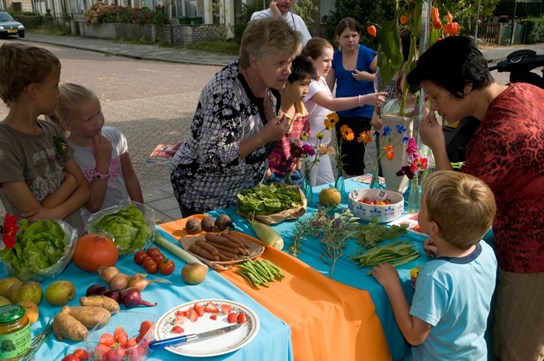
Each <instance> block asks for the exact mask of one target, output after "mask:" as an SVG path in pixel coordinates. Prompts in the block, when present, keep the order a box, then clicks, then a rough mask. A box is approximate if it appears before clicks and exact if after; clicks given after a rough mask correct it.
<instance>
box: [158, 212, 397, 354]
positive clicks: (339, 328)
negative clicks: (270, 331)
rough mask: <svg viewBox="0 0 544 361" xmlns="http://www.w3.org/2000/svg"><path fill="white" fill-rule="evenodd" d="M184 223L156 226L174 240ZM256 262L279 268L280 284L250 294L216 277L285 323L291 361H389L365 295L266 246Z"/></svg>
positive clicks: (238, 281) (236, 280)
mask: <svg viewBox="0 0 544 361" xmlns="http://www.w3.org/2000/svg"><path fill="white" fill-rule="evenodd" d="M184 223H185V221H184V220H178V221H174V222H169V223H165V224H161V228H163V229H164V230H165V231H167V232H168V233H170V234H172V235H173V236H174V237H179V236H180V235H181V232H180V230H182V229H183V228H184ZM262 258H265V259H268V260H270V261H271V262H273V263H274V264H275V265H277V266H278V267H280V268H281V270H282V273H283V275H284V276H285V278H284V279H283V280H282V281H281V282H274V283H272V284H271V285H270V287H269V288H261V289H259V290H256V289H253V288H252V287H250V286H249V284H248V283H247V282H246V281H245V280H244V279H243V278H242V277H241V276H239V275H237V274H236V273H235V272H233V271H224V272H221V275H223V276H224V277H225V278H226V279H228V280H229V281H231V282H232V283H233V284H235V285H236V286H237V287H239V288H240V289H241V290H243V291H244V292H246V293H247V294H248V295H250V296H251V297H253V298H254V299H255V300H256V301H258V302H259V303H260V304H261V305H263V306H264V307H265V308H266V309H268V310H269V311H270V312H272V313H273V314H274V315H276V316H277V317H278V318H280V319H281V320H283V321H284V322H286V323H287V324H289V326H290V327H291V334H292V343H293V353H294V359H295V360H297V361H306V360H308V361H310V360H342V361H350V360H353V361H365V360H368V361H381V360H391V355H390V353H389V350H388V347H387V341H386V338H385V335H384V332H383V330H382V326H381V324H380V321H379V319H378V316H377V315H376V310H375V308H374V304H373V302H372V299H371V297H370V295H369V294H368V292H367V291H363V290H359V289H356V288H353V287H351V286H347V285H344V284H342V283H339V282H336V281H334V280H331V279H330V278H328V277H326V276H324V275H322V274H321V273H319V272H317V271H316V270H314V269H313V268H311V267H310V266H309V265H307V264H306V263H304V262H302V261H300V260H298V259H297V258H295V257H292V256H290V255H288V254H287V253H285V252H282V251H278V250H276V249H274V248H271V247H267V249H266V251H265V252H264V253H263V255H262ZM270 342H273V340H270Z"/></svg>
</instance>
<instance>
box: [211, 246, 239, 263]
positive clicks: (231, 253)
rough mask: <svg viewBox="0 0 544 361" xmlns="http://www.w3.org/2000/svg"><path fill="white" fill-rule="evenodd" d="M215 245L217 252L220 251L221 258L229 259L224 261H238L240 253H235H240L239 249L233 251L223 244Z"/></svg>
mask: <svg viewBox="0 0 544 361" xmlns="http://www.w3.org/2000/svg"><path fill="white" fill-rule="evenodd" d="M212 244H213V243H212ZM213 245H214V247H217V250H218V251H219V257H221V256H224V257H227V258H228V259H222V261H232V260H233V259H238V253H235V252H238V248H236V249H232V248H229V247H228V246H225V245H222V244H213Z"/></svg>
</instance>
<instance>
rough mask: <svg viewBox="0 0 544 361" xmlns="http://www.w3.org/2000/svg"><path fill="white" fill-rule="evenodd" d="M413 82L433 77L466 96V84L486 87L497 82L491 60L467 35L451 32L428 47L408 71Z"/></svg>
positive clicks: (450, 89) (416, 82)
mask: <svg viewBox="0 0 544 361" xmlns="http://www.w3.org/2000/svg"><path fill="white" fill-rule="evenodd" d="M407 80H408V83H409V84H419V83H421V82H422V81H424V80H428V81H432V82H433V83H435V84H436V85H437V86H439V87H442V88H444V89H446V90H447V91H448V92H450V93H451V94H452V95H453V96H455V97H457V98H463V97H464V96H465V92H464V88H465V86H466V85H471V86H472V89H473V90H475V89H482V88H485V87H487V86H489V85H490V84H491V83H493V82H494V80H493V77H492V76H491V73H490V72H489V69H488V67H487V60H486V59H485V58H484V55H483V54H482V53H481V52H480V50H478V49H477V48H476V45H475V44H474V42H473V41H472V39H470V38H468V37H466V36H449V37H447V38H445V39H443V40H440V41H438V42H436V43H435V44H433V45H432V46H431V47H430V48H429V49H427V50H426V51H425V52H424V53H423V55H421V57H420V58H419V60H418V61H417V64H416V67H415V68H414V69H413V70H412V71H411V72H410V73H409V74H408V78H407Z"/></svg>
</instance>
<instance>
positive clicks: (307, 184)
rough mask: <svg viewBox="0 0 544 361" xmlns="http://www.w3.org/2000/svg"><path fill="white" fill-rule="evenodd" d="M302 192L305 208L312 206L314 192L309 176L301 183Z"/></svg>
mask: <svg viewBox="0 0 544 361" xmlns="http://www.w3.org/2000/svg"><path fill="white" fill-rule="evenodd" d="M302 192H303V193H304V196H305V197H306V202H307V206H308V207H311V206H313V204H314V191H313V189H312V182H311V180H310V177H309V176H307V177H306V176H305V177H304V181H303V183H302Z"/></svg>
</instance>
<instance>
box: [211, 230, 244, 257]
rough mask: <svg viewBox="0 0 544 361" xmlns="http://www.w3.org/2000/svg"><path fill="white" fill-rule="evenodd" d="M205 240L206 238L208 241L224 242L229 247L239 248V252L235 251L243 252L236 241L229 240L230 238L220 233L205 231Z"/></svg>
mask: <svg viewBox="0 0 544 361" xmlns="http://www.w3.org/2000/svg"><path fill="white" fill-rule="evenodd" d="M206 240H208V241H209V242H215V243H221V244H224V245H226V246H228V247H230V248H231V249H239V252H237V253H240V254H244V253H243V252H244V250H243V249H242V247H239V245H238V243H237V242H233V241H231V240H230V239H228V238H226V237H224V236H223V235H222V234H214V233H206Z"/></svg>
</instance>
